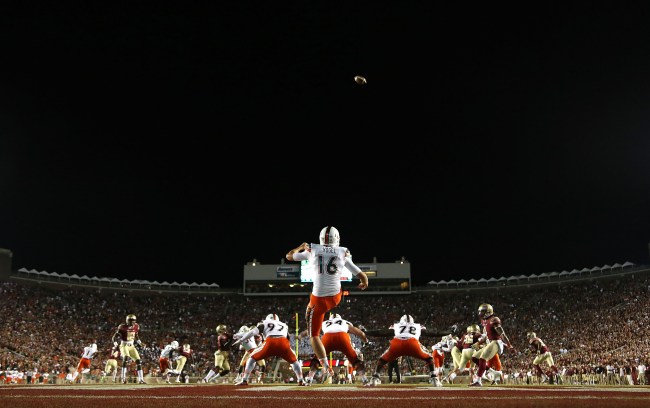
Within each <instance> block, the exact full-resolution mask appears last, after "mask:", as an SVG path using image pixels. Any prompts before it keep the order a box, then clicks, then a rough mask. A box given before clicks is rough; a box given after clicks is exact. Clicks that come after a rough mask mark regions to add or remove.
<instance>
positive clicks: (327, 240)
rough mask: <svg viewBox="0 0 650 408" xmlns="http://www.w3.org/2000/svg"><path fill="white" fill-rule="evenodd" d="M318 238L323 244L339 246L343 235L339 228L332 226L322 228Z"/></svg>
mask: <svg viewBox="0 0 650 408" xmlns="http://www.w3.org/2000/svg"><path fill="white" fill-rule="evenodd" d="M318 238H319V239H320V244H321V245H329V246H333V247H337V246H339V243H340V242H341V236H340V235H339V230H337V229H336V228H334V227H331V226H329V227H325V228H323V229H322V230H320V235H319V237H318Z"/></svg>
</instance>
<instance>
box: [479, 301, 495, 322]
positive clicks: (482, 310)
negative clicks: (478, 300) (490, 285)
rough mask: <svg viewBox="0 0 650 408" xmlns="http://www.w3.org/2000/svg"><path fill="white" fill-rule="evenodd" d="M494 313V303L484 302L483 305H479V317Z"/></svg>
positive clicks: (483, 317)
mask: <svg viewBox="0 0 650 408" xmlns="http://www.w3.org/2000/svg"><path fill="white" fill-rule="evenodd" d="M493 314H494V309H492V305H489V304H487V303H483V304H482V305H481V306H479V307H478V317H480V318H481V319H485V318H486V317H490V316H492V315H493Z"/></svg>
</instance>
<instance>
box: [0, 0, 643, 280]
mask: <svg viewBox="0 0 650 408" xmlns="http://www.w3.org/2000/svg"><path fill="white" fill-rule="evenodd" d="M186 3H187V4H186ZM222 3H224V2H207V1H205V2H168V1H167V2H166V1H157V2H109V3H105V4H103V5H98V4H96V2H75V3H68V2H61V3H60V2H29V1H26V2H20V5H19V6H17V7H19V9H18V8H16V6H15V5H14V6H12V8H11V9H9V8H8V6H6V5H3V6H0V16H1V17H0V19H1V21H0V23H1V24H0V27H2V28H0V30H1V32H0V34H2V38H3V46H2V47H3V61H4V62H3V64H2V68H1V72H2V75H1V78H0V247H4V248H8V249H10V250H12V251H13V254H14V258H13V268H14V269H18V268H22V267H26V268H28V269H37V270H46V271H50V272H54V271H56V272H59V273H64V272H65V273H68V274H73V273H76V274H78V275H84V274H85V275H89V276H94V275H96V276H111V277H112V276H114V277H118V278H129V279H152V280H153V279H156V280H159V281H162V280H169V281H170V282H171V281H173V280H177V281H179V282H181V281H188V282H192V281H197V282H217V283H219V284H220V285H222V286H240V285H241V281H242V275H243V265H244V264H245V263H246V262H249V261H251V260H252V259H253V258H256V259H257V260H258V261H261V262H263V263H279V261H280V259H281V258H283V256H284V254H285V253H286V252H287V250H289V249H290V248H292V247H294V246H297V245H298V244H300V243H301V242H303V241H316V240H317V239H318V233H319V231H320V229H321V228H322V227H324V226H325V225H328V224H332V225H334V226H336V227H337V228H338V229H339V230H340V232H341V237H342V245H345V246H348V247H349V248H350V249H351V251H352V254H353V255H354V259H355V261H356V262H357V263H364V262H370V261H371V260H372V257H377V259H378V261H379V262H393V261H395V260H396V259H399V258H400V257H401V256H405V257H406V259H408V260H409V261H410V262H411V270H412V272H413V280H414V283H415V284H416V285H417V284H424V283H426V282H428V281H429V280H432V279H435V280H439V279H446V280H449V279H460V278H466V279H469V278H477V279H478V278H480V277H486V278H489V277H493V276H494V277H499V276H502V275H504V276H510V275H514V274H517V275H518V274H531V273H542V272H551V271H561V270H564V269H566V270H571V269H573V268H577V269H582V268H583V267H589V268H591V267H593V266H602V265H604V264H610V265H611V264H613V263H616V262H619V263H623V262H625V261H630V262H633V263H636V264H647V263H648V243H650V46H649V44H650V29H649V28H648V27H649V25H648V21H650V14H649V13H648V11H649V10H648V6H646V5H643V6H641V4H644V2H611V3H607V2H606V3H603V2H597V3H594V4H593V5H591V4H587V3H584V2H544V4H540V5H538V8H536V9H533V8H532V6H531V5H529V4H527V5H526V6H525V7H526V8H521V7H522V6H521V5H519V6H514V7H513V6H507V5H503V4H500V3H494V2H491V3H489V4H488V3H486V4H485V5H482V6H479V7H478V8H476V7H475V6H470V5H469V4H465V3H463V4H458V5H449V4H445V5H440V4H437V3H436V2H424V1H418V2H411V1H405V2H394V1H393V2H382V1H355V2H323V4H322V5H314V4H312V3H313V2H304V1H298V2H269V1H265V2H226V3H233V4H222ZM351 3H352V4H351ZM620 3H625V4H620ZM596 4H599V6H596ZM355 75H363V76H365V77H366V78H367V80H368V83H367V85H364V86H360V85H357V84H356V83H355V82H354V81H353V77H354V76H355Z"/></svg>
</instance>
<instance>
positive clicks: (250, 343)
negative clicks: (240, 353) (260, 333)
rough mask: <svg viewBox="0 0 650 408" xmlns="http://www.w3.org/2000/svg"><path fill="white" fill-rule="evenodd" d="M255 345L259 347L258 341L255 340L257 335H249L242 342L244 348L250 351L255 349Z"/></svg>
mask: <svg viewBox="0 0 650 408" xmlns="http://www.w3.org/2000/svg"><path fill="white" fill-rule="evenodd" d="M255 347H257V343H256V342H255V336H253V337H249V338H247V339H246V340H243V341H242V342H241V348H242V349H243V350H246V351H248V350H252V349H254V348H255Z"/></svg>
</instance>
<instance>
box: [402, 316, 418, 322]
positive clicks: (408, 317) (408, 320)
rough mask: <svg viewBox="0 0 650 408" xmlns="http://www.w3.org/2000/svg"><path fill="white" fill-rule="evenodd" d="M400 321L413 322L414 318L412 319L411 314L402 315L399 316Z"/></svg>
mask: <svg viewBox="0 0 650 408" xmlns="http://www.w3.org/2000/svg"><path fill="white" fill-rule="evenodd" d="M399 322H400V323H415V320H413V316H411V315H404V316H402V317H400V318H399Z"/></svg>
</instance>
